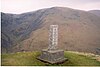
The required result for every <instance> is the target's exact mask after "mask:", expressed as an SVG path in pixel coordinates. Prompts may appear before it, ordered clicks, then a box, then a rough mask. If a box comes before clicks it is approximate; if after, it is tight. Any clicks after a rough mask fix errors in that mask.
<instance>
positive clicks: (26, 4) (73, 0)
mask: <svg viewBox="0 0 100 67" xmlns="http://www.w3.org/2000/svg"><path fill="white" fill-rule="evenodd" d="M54 6H62V7H69V8H74V9H80V10H92V9H100V0H2V1H1V10H2V12H6V13H23V12H29V11H34V10H38V9H42V8H49V7H54Z"/></svg>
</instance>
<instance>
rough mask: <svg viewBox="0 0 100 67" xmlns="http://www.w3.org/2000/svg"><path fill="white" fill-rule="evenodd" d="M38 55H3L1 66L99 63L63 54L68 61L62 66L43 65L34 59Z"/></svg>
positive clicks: (95, 64) (84, 64)
mask: <svg viewBox="0 0 100 67" xmlns="http://www.w3.org/2000/svg"><path fill="white" fill-rule="evenodd" d="M39 55H40V52H24V53H23V52H19V53H15V54H3V55H2V56H1V59H2V60H1V65H2V66H10V65H11V66H58V65H59V66H73V65H74V66H100V62H99V61H96V60H95V59H92V58H91V57H88V56H84V55H80V54H76V53H72V52H69V51H66V52H65V57H66V58H68V61H66V62H64V63H62V64H49V63H44V62H42V61H40V60H37V59H36V58H37V57H38V56H39Z"/></svg>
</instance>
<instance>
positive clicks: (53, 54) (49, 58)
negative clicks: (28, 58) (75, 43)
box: [38, 50, 67, 64]
mask: <svg viewBox="0 0 100 67" xmlns="http://www.w3.org/2000/svg"><path fill="white" fill-rule="evenodd" d="M38 59H39V60H41V61H45V62H48V63H51V64H53V63H61V62H64V61H66V60H67V58H64V51H63V50H53V51H51V50H50V51H48V50H42V54H41V55H40V56H39V57H38Z"/></svg>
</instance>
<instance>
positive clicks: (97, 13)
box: [89, 10, 100, 17]
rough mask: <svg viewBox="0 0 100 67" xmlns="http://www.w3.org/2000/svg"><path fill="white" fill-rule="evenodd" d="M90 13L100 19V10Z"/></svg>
mask: <svg viewBox="0 0 100 67" xmlns="http://www.w3.org/2000/svg"><path fill="white" fill-rule="evenodd" d="M89 12H90V13H93V14H95V15H97V16H99V17H100V10H90V11H89Z"/></svg>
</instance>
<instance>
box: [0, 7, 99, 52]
mask: <svg viewBox="0 0 100 67" xmlns="http://www.w3.org/2000/svg"><path fill="white" fill-rule="evenodd" d="M1 20H2V21H1V24H2V53H4V52H6V53H9V52H10V53H11V52H19V51H33V50H41V49H44V48H47V46H48V38H49V36H48V35H49V26H50V25H51V24H57V25H59V44H58V47H59V48H61V49H64V50H74V51H82V52H92V53H96V54H100V17H98V16H96V15H94V14H92V13H90V12H86V11H80V10H74V9H71V8H65V7H52V8H47V9H41V10H38V11H34V12H28V13H23V14H18V15H16V14H5V13H1Z"/></svg>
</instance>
